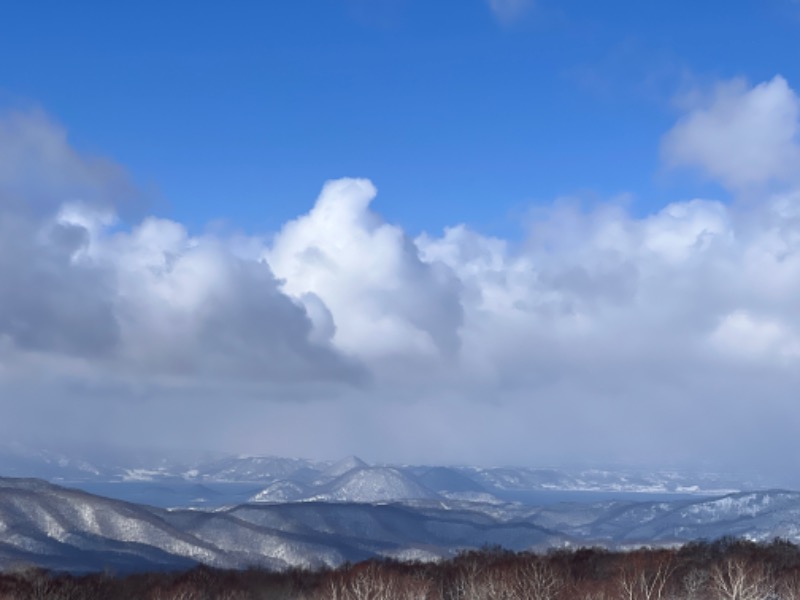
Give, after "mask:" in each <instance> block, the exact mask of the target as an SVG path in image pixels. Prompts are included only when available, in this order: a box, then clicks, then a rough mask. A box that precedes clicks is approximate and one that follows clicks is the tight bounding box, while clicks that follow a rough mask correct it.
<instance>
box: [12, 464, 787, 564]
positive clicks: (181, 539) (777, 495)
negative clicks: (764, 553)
mask: <svg viewBox="0 0 800 600" xmlns="http://www.w3.org/2000/svg"><path fill="white" fill-rule="evenodd" d="M364 471H367V472H369V471H370V468H369V467H367V468H355V469H352V470H351V471H349V472H348V473H345V474H344V475H342V476H340V478H337V479H336V480H334V481H340V480H343V479H346V478H347V477H348V475H349V476H352V477H353V478H354V479H352V480H351V481H358V477H359V476H360V475H359V474H361V473H364ZM383 475H386V476H388V475H389V474H388V473H386V472H384V473H383ZM395 475H396V474H392V475H391V479H390V481H391V482H392V484H394V483H396V482H401V483H403V484H404V485H405V484H406V483H407V482H406V481H405V480H404V479H403V478H402V477H400V478H397V477H396V476H395ZM332 489H339V488H338V487H334V488H332ZM392 493H397V492H395V491H392ZM731 535H732V536H738V537H743V538H748V539H751V540H757V541H763V540H770V539H772V538H774V537H781V538H784V539H787V540H789V541H792V542H795V543H800V493H799V492H789V491H781V490H772V491H761V492H739V493H736V494H729V495H726V496H723V497H718V498H704V499H696V500H676V501H671V502H622V501H614V502H600V503H593V504H575V503H562V504H557V505H550V506H539V507H531V506H524V505H521V504H485V503H474V502H465V501H458V500H442V499H439V498H429V499H421V500H416V501H412V502H409V503H404V504H396V503H395V504H387V503H360V504H356V503H342V502H311V501H308V502H293V503H287V504H243V505H237V506H231V507H228V508H224V509H217V510H207V511H202V510H187V509H180V510H164V509H159V508H154V507H150V506H144V505H137V504H132V503H127V502H122V501H118V500H111V499H108V498H103V497H100V496H95V495H92V494H87V493H85V492H81V491H78V490H74V489H69V488H64V487H60V486H56V485H52V484H49V483H47V482H44V481H41V480H32V479H2V478H0V569H3V568H10V567H12V566H20V565H25V564H33V565H39V566H42V567H46V568H50V569H65V570H72V571H87V570H97V569H104V568H113V569H115V570H118V571H125V570H141V569H176V568H185V567H188V566H191V565H193V564H197V563H204V564H208V565H213V566H218V567H233V568H243V567H247V566H253V565H257V566H263V567H268V568H278V569H283V568H287V567H291V566H304V567H318V566H323V565H328V566H332V565H337V564H340V563H341V562H343V561H358V560H363V559H366V558H369V557H376V556H378V557H379V556H384V557H395V556H397V557H399V556H402V557H406V558H409V557H412V558H419V559H433V558H436V557H445V556H452V555H453V554H454V553H455V552H457V551H459V550H462V549H467V548H478V547H480V546H483V545H487V544H488V545H501V546H504V547H506V548H509V549H513V550H524V549H544V548H547V547H553V546H562V545H572V546H575V545H596V544H601V545H606V546H609V547H626V546H638V545H641V544H650V545H662V544H667V545H673V544H676V543H682V542H687V541H691V540H697V539H714V538H719V537H722V536H731Z"/></svg>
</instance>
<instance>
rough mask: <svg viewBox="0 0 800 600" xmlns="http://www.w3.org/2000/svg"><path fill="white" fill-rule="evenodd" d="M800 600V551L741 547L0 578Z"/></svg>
mask: <svg viewBox="0 0 800 600" xmlns="http://www.w3.org/2000/svg"><path fill="white" fill-rule="evenodd" d="M29 598H30V599H37V600H39V599H53V600H57V599H58V600H62V599H63V600H92V599H100V598H102V599H104V600H108V599H120V600H124V599H151V600H206V599H208V600H211V599H224V600H250V599H253V600H255V599H258V600H273V599H274V600H284V599H285V600H289V599H298V600H322V599H330V600H367V599H369V600H395V599H397V600H412V599H413V600H428V599H430V600H471V599H486V600H489V599H499V600H517V599H525V600H612V599H613V600H616V599H620V600H658V599H670V600H684V599H685V600H692V599H698V600H699V599H703V600H800V547H798V546H796V545H794V544H792V543H789V542H786V541H783V540H774V541H772V542H770V543H763V544H757V543H753V542H748V541H742V540H735V539H722V540H718V541H715V542H697V543H692V544H688V545H685V546H682V547H680V548H675V549H651V548H640V549H637V550H631V551H626V552H621V551H609V550H605V549H601V548H580V549H559V550H552V551H550V552H548V553H546V554H535V553H514V552H508V551H505V550H503V549H500V548H484V549H482V550H479V551H471V552H465V553H462V554H460V555H459V556H457V557H455V558H453V559H451V560H447V561H442V562H438V563H416V562H413V563H412V562H397V561H368V562H363V563H358V564H348V565H344V566H342V567H340V568H338V569H334V570H323V571H304V570H292V571H287V572H280V573H277V572H269V571H264V570H255V569H251V570H242V571H230V570H217V569H211V568H208V567H198V568H196V569H193V570H191V571H186V572H181V573H138V574H128V575H114V574H111V573H98V574H89V575H82V576H76V575H69V574H64V573H60V574H59V573H48V572H47V571H43V570H40V569H33V568H23V567H20V568H19V569H17V570H14V571H9V572H6V573H4V574H2V575H0V599H3V600H12V599H13V600H26V599H29Z"/></svg>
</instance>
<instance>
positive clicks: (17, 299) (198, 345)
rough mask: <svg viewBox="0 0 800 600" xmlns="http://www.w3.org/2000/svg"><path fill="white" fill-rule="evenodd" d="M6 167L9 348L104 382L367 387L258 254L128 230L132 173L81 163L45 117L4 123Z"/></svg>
mask: <svg viewBox="0 0 800 600" xmlns="http://www.w3.org/2000/svg"><path fill="white" fill-rule="evenodd" d="M0 165H3V166H2V170H0V337H2V339H3V340H4V341H5V344H6V346H7V347H8V349H7V351H9V352H10V351H11V349H15V350H16V351H17V352H18V353H20V354H23V355H26V356H27V360H30V361H35V360H48V361H50V362H49V363H48V364H49V365H50V366H51V368H52V367H57V366H58V363H59V361H61V363H62V366H63V367H64V368H67V367H68V366H69V368H74V363H75V361H78V360H85V361H89V362H88V364H84V367H85V368H86V372H88V373H89V374H90V375H91V376H96V377H107V376H109V375H118V376H120V377H131V376H136V377H142V378H145V379H147V378H149V377H156V376H163V377H168V378H176V379H177V380H182V381H184V382H192V381H196V380H198V379H201V380H202V379H205V378H208V377H211V378H215V377H221V378H231V377H238V378H253V379H256V380H263V381H270V382H275V381H298V380H302V381H306V380H309V379H310V380H314V379H320V378H321V379H331V380H337V379H342V380H346V381H352V380H353V379H354V378H358V377H360V376H359V375H358V371H359V369H358V368H357V366H356V365H355V364H354V363H353V362H352V361H350V360H348V359H345V358H343V357H342V356H341V355H340V354H339V353H338V352H337V351H336V350H335V349H334V348H333V347H332V346H331V344H330V339H329V338H325V337H324V336H320V335H319V334H317V335H315V336H312V323H311V320H310V318H309V315H308V313H307V312H306V310H305V309H304V307H303V306H302V305H301V304H300V303H298V302H295V301H293V300H292V299H290V298H289V297H288V296H286V295H285V294H283V293H282V292H281V291H280V289H279V286H278V282H277V281H276V279H275V277H274V275H273V273H272V271H271V269H270V267H269V265H268V264H267V263H266V262H264V261H263V260H260V259H259V258H258V257H257V256H245V255H241V254H237V252H236V251H235V248H234V245H233V244H231V243H229V241H227V240H223V239H217V238H214V237H212V236H199V237H198V236H190V235H189V234H188V233H187V232H186V230H185V229H184V228H183V227H182V226H181V225H180V224H178V223H175V222H172V221H168V220H163V219H157V218H153V217H151V218H147V219H145V220H143V221H142V222H140V223H137V224H134V225H133V226H131V227H129V228H125V227H124V226H122V224H119V223H117V218H116V216H115V211H116V210H117V208H118V200H122V201H124V200H125V197H124V195H125V193H126V191H127V190H128V189H130V187H131V186H130V184H129V183H128V182H127V180H126V178H125V176H124V172H123V170H122V169H121V168H120V167H117V166H115V165H113V164H112V163H110V162H108V161H104V160H99V159H93V158H87V157H84V156H82V155H81V154H79V153H77V152H76V151H75V150H74V149H72V148H71V147H70V145H69V144H68V143H67V139H66V134H65V132H64V131H63V129H61V128H60V127H58V126H56V125H54V124H52V123H51V122H50V121H48V120H47V119H46V118H45V117H43V116H42V115H41V114H38V113H34V114H32V115H31V114H14V115H11V116H10V117H8V118H7V119H6V120H5V121H3V122H2V123H0ZM120 194H121V195H122V196H123V197H122V198H119V195H120ZM312 338H313V339H312Z"/></svg>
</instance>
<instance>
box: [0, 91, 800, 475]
mask: <svg viewBox="0 0 800 600" xmlns="http://www.w3.org/2000/svg"><path fill="white" fill-rule="evenodd" d="M736 86H740V84H736V85H735V86H733V87H731V86H730V85H727V86H722V87H720V90H721V91H718V92H717V94H716V95H715V96H714V98H712V99H711V100H710V101H709V103H707V104H706V105H704V107H697V106H693V107H689V108H688V109H687V114H686V116H685V117H684V118H683V119H681V120H680V121H679V122H678V124H677V125H676V126H675V128H674V129H673V130H672V131H671V132H670V133H669V134H668V136H667V138H666V141H665V148H668V149H669V150H668V154H669V152H672V153H674V154H671V155H670V156H673V157H675V156H677V157H683V159H685V160H686V161H689V158H687V157H691V161H694V162H692V163H691V164H694V165H696V166H699V167H702V168H704V169H705V170H706V172H707V174H708V175H709V176H714V177H717V178H719V179H720V180H721V181H722V182H723V183H725V184H726V185H730V186H731V187H732V189H738V187H739V186H744V187H747V186H750V185H751V184H753V185H755V184H765V183H769V182H770V181H771V180H772V179H775V180H778V179H779V180H780V182H781V183H782V185H781V187H780V188H776V187H772V186H766V187H765V188H763V189H762V190H761V192H760V196H759V197H760V199H761V200H760V202H758V203H753V202H749V203H747V204H744V203H743V204H737V203H725V202H720V201H717V200H714V199H699V198H693V199H685V200H677V201H675V202H673V203H671V204H668V205H667V206H665V207H663V208H662V209H661V210H659V211H657V212H655V213H653V214H650V215H646V216H635V215H633V214H631V213H629V212H627V211H626V210H625V209H624V208H622V207H620V206H617V205H613V204H608V205H601V206H598V207H597V208H595V209H593V210H591V211H584V210H581V209H579V208H576V207H574V206H570V205H565V204H558V203H557V204H554V205H553V206H552V207H551V208H549V209H544V210H540V211H537V213H536V214H535V218H533V219H532V221H531V222H530V224H529V228H528V230H527V234H526V236H525V238H524V239H523V240H522V241H517V242H514V243H512V242H510V241H508V240H504V239H500V238H497V237H491V236H487V235H484V234H482V233H481V232H479V231H476V230H474V229H471V228H469V227H467V226H465V225H454V226H452V227H448V228H446V229H445V230H444V231H443V232H441V233H440V234H439V233H428V234H423V235H420V236H417V237H411V236H410V235H409V234H408V233H407V232H405V231H404V230H403V229H402V228H401V227H399V226H397V225H394V224H391V223H387V222H386V221H385V220H384V219H383V218H382V217H381V216H380V214H379V213H378V212H376V211H375V210H374V209H373V206H372V202H373V200H374V198H375V196H376V189H375V187H374V186H373V184H372V183H371V182H369V181H368V180H364V179H341V180H336V181H331V182H328V183H327V184H325V185H324V186H323V189H322V191H321V193H320V195H319V197H318V198H317V199H316V201H315V202H313V203H310V204H311V206H310V208H309V210H308V212H307V213H305V214H303V215H301V216H299V217H298V218H296V219H295V220H293V221H290V222H288V223H286V224H285V225H284V226H283V227H282V228H281V229H280V231H278V232H276V233H275V235H273V236H268V235H264V236H262V237H250V238H240V239H232V238H222V237H219V236H214V235H201V236H196V235H191V234H190V233H188V232H187V231H186V229H185V228H184V227H183V226H182V225H181V224H180V223H176V222H174V221H170V220H166V219H160V218H157V217H148V218H145V219H143V220H142V221H140V222H136V223H132V224H126V223H123V222H115V217H114V210H113V198H110V199H109V198H106V197H105V196H104V195H103V194H99V196H100V197H99V198H95V197H93V196H92V195H91V194H87V196H86V198H84V197H82V196H80V195H75V194H73V193H70V194H69V197H66V198H61V197H59V195H57V194H56V195H54V196H52V197H51V196H49V195H48V194H49V192H48V193H44V192H42V189H43V188H37V187H36V186H34V188H33V189H34V199H33V200H31V202H38V203H39V204H38V206H40V208H39V209H38V210H37V211H30V210H24V209H23V208H21V207H22V206H23V205H24V202H23V201H24V200H25V198H26V196H25V194H24V191H25V189H26V187H25V183H24V182H17V181H15V180H14V179H13V174H8V173H7V174H6V175H5V178H6V179H5V180H4V181H6V182H11V183H10V185H9V186H8V187H6V188H3V190H4V191H3V194H4V196H3V201H2V202H0V233H2V236H0V250H2V252H1V253H0V282H2V283H0V358H2V360H0V386H5V387H4V388H3V389H5V390H6V393H5V394H4V395H3V397H4V398H9V397H11V396H10V394H9V393H8V391H9V390H13V391H14V392H15V395H16V397H19V398H25V399H26V402H27V403H28V406H31V407H35V408H30V409H22V408H17V410H18V411H19V412H18V413H14V412H13V411H10V412H9V413H8V414H16V417H15V419H16V421H14V419H12V421H14V422H21V421H24V420H25V419H29V418H31V417H30V416H29V415H26V413H25V411H26V410H30V411H33V412H34V413H37V412H38V413H41V407H42V406H47V407H49V410H54V407H55V406H59V407H60V406H69V407H70V410H71V411H73V412H74V411H78V412H80V411H83V412H81V413H80V414H82V415H83V418H82V422H86V423H94V422H96V419H98V418H100V417H94V418H93V417H91V416H89V412H91V414H93V415H102V419H103V422H104V423H106V424H107V423H109V422H112V423H114V422H116V423H117V424H116V425H114V426H113V427H112V428H113V429H114V431H115V432H116V433H117V437H119V438H125V437H129V438H132V437H135V435H136V433H135V432H139V431H141V430H142V429H143V428H145V427H147V428H148V435H150V436H151V437H155V438H156V439H162V440H174V439H175V438H180V437H181V434H179V433H176V432H180V431H189V430H191V431H192V432H197V431H202V432H203V445H204V446H213V445H216V446H217V447H229V448H236V449H245V450H247V451H255V452H258V451H261V452H263V451H267V452H276V453H286V454H301V455H308V454H312V455H317V456H324V455H327V456H330V455H333V454H337V453H342V454H344V453H357V454H364V455H366V456H367V457H368V458H379V459H383V460H421V461H430V460H450V461H457V462H465V461H474V462H517V463H520V462H524V463H542V462H555V461H563V460H565V459H570V460H574V461H578V462H580V461H584V462H585V461H591V460H596V461H610V460H624V459H626V458H629V457H630V456H631V453H632V452H635V456H636V457H637V459H639V460H642V461H647V462H649V463H650V464H664V463H674V462H678V463H680V462H683V463H684V464H693V465H696V464H697V462H698V460H699V458H698V457H701V458H703V459H705V458H707V459H708V460H709V461H710V462H709V464H712V465H713V464H716V465H720V464H727V465H728V466H736V465H738V466H741V465H742V464H750V465H764V464H776V463H780V461H781V460H784V459H783V458H782V457H783V456H785V455H786V452H788V451H789V449H790V446H791V443H790V440H791V439H792V437H793V432H794V431H796V428H797V427H798V426H800V410H798V408H797V406H796V399H795V396H796V393H795V390H796V389H797V385H798V384H800V375H798V373H800V369H798V368H797V367H798V360H800V316H798V313H797V310H796V299H797V298H798V297H800V189H798V188H797V187H796V186H795V185H793V183H792V179H791V176H790V174H789V171H788V170H786V167H785V163H786V161H787V160H790V159H791V156H792V153H793V150H792V148H794V146H793V144H794V142H793V141H788V142H787V141H786V140H787V139H789V138H787V137H786V136H785V135H783V134H782V135H778V133H777V131H778V129H780V128H772V125H770V124H771V123H772V121H771V119H772V118H773V116H772V111H767V113H769V114H767V113H765V112H764V111H763V110H762V109H763V105H764V103H765V102H766V100H765V99H764V97H771V102H772V104H771V106H778V107H783V108H786V107H788V106H791V105H792V102H794V99H795V97H796V96H795V94H794V92H793V91H792V90H791V89H790V88H789V87H788V85H787V84H786V82H785V81H783V80H780V79H776V80H773V81H771V82H768V83H766V84H761V85H758V86H755V87H752V88H745V87H736ZM767 104H769V103H767ZM752 111H754V114H756V115H757V118H756V117H753V116H752V114H750V113H751V112H752ZM777 113H778V114H779V115H784V117H785V115H786V114H789V116H790V117H791V116H792V114H793V113H792V112H791V110H789V111H788V113H786V111H784V112H781V111H780V110H778V111H777ZM720 115H722V116H720ZM723 117H724V118H723ZM795 117H796V115H795ZM776 118H777V117H776ZM782 118H783V117H782ZM754 119H755V121H754ZM759 119H760V121H759ZM778 120H779V121H780V122H781V123H783V122H784V121H782V120H780V119H778ZM753 122H766V124H767V125H769V127H767V129H769V131H771V132H772V133H769V134H768V133H764V132H762V133H763V135H762V134H759V135H760V136H761V137H758V136H756V137H754V138H752V139H753V140H755V141H754V142H753V143H755V144H756V145H759V144H760V146H759V147H760V148H761V149H762V151H763V152H764V153H765V155H766V156H767V157H768V158H769V157H771V161H767V162H763V163H759V164H758V166H757V168H756V167H754V168H753V170H752V171H750V172H749V173H748V174H746V175H741V174H739V175H737V174H736V173H737V169H738V165H739V164H740V163H739V162H738V161H740V160H742V159H740V157H737V156H736V155H735V153H732V150H731V148H730V144H729V143H728V142H729V138H726V137H725V136H726V135H729V134H730V135H734V134H735V135H736V136H740V135H741V136H743V137H742V139H743V140H744V139H745V138H747V137H748V136H750V135H751V134H752V135H755V134H754V133H752V132H750V129H749V128H750V125H751V124H752V123H753ZM792 122H793V121H792V119H791V118H788V120H786V124H787V126H789V125H788V124H790V123H792ZM698 123H699V125H698ZM38 126H41V124H40V125H38ZM697 128H700V129H699V130H700V131H702V132H703V133H704V134H705V135H707V136H708V140H711V141H708V140H706V142H707V143H706V142H703V144H705V145H703V144H701V143H700V142H698V139H699V138H697V135H698V134H697V131H698V129H697ZM45 129H46V127H45ZM756 129H757V128H756ZM718 130H719V131H718ZM729 130H730V131H729ZM54 131H56V132H58V131H59V130H58V129H57V128H56V129H54ZM731 132H734V133H731ZM742 132H744V133H742ZM58 135H61V134H58ZM23 137H24V136H23ZM736 139H739V138H738V137H737V138H736ZM714 140H716V141H714ZM712 142H713V143H712ZM60 147H61V149H62V151H66V150H65V149H68V146H65V145H61V146H60ZM691 148H694V150H692V152H694V154H692V153H691V152H689V149H691ZM5 151H6V152H9V150H8V149H6V150H5ZM743 152H744V153H745V154H746V155H747V154H748V153H749V152H750V150H749V149H747V148H745V150H743ZM69 153H70V156H72V157H73V158H74V160H75V161H77V162H70V161H72V159H70V161H66V162H65V160H66V159H57V160H53V158H52V157H48V158H46V160H47V161H51V162H48V163H47V164H49V165H51V167H48V169H50V168H53V169H55V171H58V169H63V170H65V171H67V172H66V173H64V174H59V173H57V172H56V173H53V174H51V177H53V178H55V179H53V180H54V181H55V180H58V178H61V179H63V180H64V181H68V182H74V181H78V182H80V183H81V185H83V186H87V187H86V189H88V190H90V191H92V190H104V189H107V188H105V187H103V186H105V185H106V184H105V183H97V184H92V182H93V181H94V179H93V178H92V177H88V178H83V179H82V178H81V177H83V176H81V177H78V176H76V175H72V174H70V171H71V169H77V172H79V173H82V172H84V171H83V170H84V169H88V170H87V171H86V172H88V173H93V172H94V171H92V170H91V169H90V168H89V167H88V166H87V165H85V164H84V163H83V162H81V161H82V159H81V157H80V155H74V151H72V150H69ZM30 156H31V157H32V158H29V159H28V160H31V161H33V162H34V163H35V162H36V161H37V160H42V161H45V158H41V159H40V158H38V154H37V152H33V153H31V154H30ZM75 156H77V158H75ZM787 157H788V158H787ZM683 159H682V160H683ZM759 160H761V155H759ZM746 162H747V161H745V163H746ZM687 164H688V162H687ZM52 165H55V167H52ZM59 165H60V166H59ZM64 165H67V166H64ZM75 165H78V166H77V167H75ZM31 168H32V169H43V168H44V167H43V166H41V165H38V166H37V165H36V164H34V165H33V166H32V167H31ZM112 171H113V169H112ZM101 172H102V173H103V174H104V173H106V172H107V171H106V170H105V168H103V169H101ZM9 173H10V172H9ZM104 176H105V175H102V176H100V181H101V182H102V181H105V180H104V179H103V177H104ZM87 182H88V183H87ZM37 185H38V184H37ZM12 188H13V189H15V190H17V194H16V196H14V201H13V202H12V201H6V200H7V198H9V197H10V196H9V194H8V192H7V190H9V189H12ZM112 189H113V188H112ZM52 190H53V191H56V192H57V186H56V187H54V188H52ZM42 198H46V200H42ZM42 373H46V374H47V376H46V377H42ZM109 373H110V374H112V375H114V377H109V376H108V374H109ZM53 374H55V375H53ZM120 382H122V383H120ZM187 382H195V383H198V382H199V385H194V386H191V385H189V384H187ZM123 384H124V385H123ZM55 390H58V391H57V392H56V391H55ZM109 398H119V401H110V400H109ZM232 398H235V399H237V400H236V401H235V402H234V401H232V400H231V399H232ZM253 399H257V400H259V402H251V400H253ZM275 399H281V400H285V402H280V403H275V402H270V400H275ZM123 400H124V401H123ZM265 400H267V401H265ZM63 410H65V409H63ZM187 415H191V416H187ZM156 417H157V419H158V422H159V425H158V426H154V425H153V421H154V420H155V419H156ZM64 418H69V417H68V416H65V417H64ZM106 427H110V426H108V425H106ZM184 435H185V434H184ZM183 439H187V438H186V437H184V438H183ZM783 440H787V441H785V442H784V441H783ZM186 443H190V442H188V441H187V442H186ZM443 453H444V454H443Z"/></svg>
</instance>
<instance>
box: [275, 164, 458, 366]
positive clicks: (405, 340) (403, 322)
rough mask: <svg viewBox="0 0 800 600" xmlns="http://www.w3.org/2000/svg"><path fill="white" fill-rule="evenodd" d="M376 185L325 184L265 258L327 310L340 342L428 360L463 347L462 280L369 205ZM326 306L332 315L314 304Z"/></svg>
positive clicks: (352, 349)
mask: <svg viewBox="0 0 800 600" xmlns="http://www.w3.org/2000/svg"><path fill="white" fill-rule="evenodd" d="M375 194H376V190H375V187H374V186H373V185H372V183H370V182H369V181H367V180H358V179H355V180H354V179H343V180H339V181H333V182H329V183H328V184H326V185H325V187H324V189H323V190H322V193H321V194H320V196H319V198H318V199H317V202H316V204H315V205H314V208H313V209H312V210H311V211H310V212H309V213H308V214H307V215H305V216H303V217H300V218H299V219H297V220H295V221H292V222H290V223H287V224H286V225H285V226H284V227H283V229H282V230H281V232H280V233H279V234H278V236H277V237H276V239H275V242H274V244H273V246H272V248H270V249H269V250H268V251H267V252H266V253H265V259H266V260H267V261H268V262H269V264H270V265H271V266H272V268H273V269H274V271H275V273H276V275H277V276H278V277H279V278H281V279H282V280H283V286H282V289H283V290H284V291H285V292H286V293H288V294H289V295H291V296H292V297H294V298H296V299H297V301H299V302H300V303H303V304H304V305H306V306H307V307H308V312H309V314H312V315H321V317H322V319H321V320H320V319H319V318H317V322H316V325H317V327H318V328H319V327H322V328H325V329H331V328H332V327H334V326H335V332H334V333H333V342H334V344H335V345H336V346H337V347H338V348H340V349H342V350H343V351H345V352H347V353H348V354H351V355H354V356H358V357H361V358H363V359H371V358H373V359H374V358H390V359H392V360H397V359H398V358H401V357H407V358H418V359H422V360H429V359H430V358H432V357H436V356H440V355H448V356H452V355H454V354H455V353H456V352H457V351H458V347H459V337H458V329H459V327H460V326H461V323H462V308H461V303H460V290H459V283H458V281H457V279H456V277H455V276H454V275H453V273H452V271H451V270H450V269H448V268H446V267H445V266H444V265H443V264H442V263H440V262H438V261H423V260H422V259H421V258H420V256H419V249H418V248H417V246H416V245H415V244H414V242H413V241H412V240H411V239H409V237H408V236H407V235H406V234H405V233H404V232H403V231H402V230H401V229H400V228H399V227H396V226H393V225H389V224H387V223H385V222H383V220H382V219H381V218H380V216H379V215H377V214H376V213H374V212H372V211H371V210H370V209H369V204H370V202H371V201H372V200H373V198H374V197H375ZM315 306H325V307H327V309H328V310H329V311H330V312H331V313H332V314H333V319H332V321H331V319H330V317H329V316H328V312H327V311H325V312H322V311H320V310H319V309H315V308H314V307H315Z"/></svg>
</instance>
